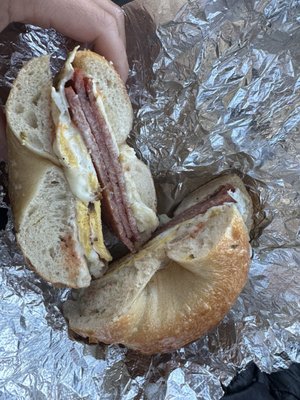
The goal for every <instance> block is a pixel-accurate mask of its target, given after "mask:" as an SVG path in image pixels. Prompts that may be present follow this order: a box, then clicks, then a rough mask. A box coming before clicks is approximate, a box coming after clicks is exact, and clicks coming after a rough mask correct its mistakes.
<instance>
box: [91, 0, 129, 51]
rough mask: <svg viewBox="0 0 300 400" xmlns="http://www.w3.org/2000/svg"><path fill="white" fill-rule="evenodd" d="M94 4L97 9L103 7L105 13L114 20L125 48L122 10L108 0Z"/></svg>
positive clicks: (123, 14) (97, 1)
mask: <svg viewBox="0 0 300 400" xmlns="http://www.w3.org/2000/svg"><path fill="white" fill-rule="evenodd" d="M95 2H96V4H97V5H98V6H99V7H103V9H104V10H105V11H107V12H108V13H110V14H111V15H112V16H113V17H114V18H115V20H116V22H117V25H118V30H119V34H120V36H121V38H122V40H123V43H124V46H125V48H126V34H125V13H124V11H123V9H122V8H121V7H119V6H117V5H116V4H115V3H113V2H112V1H110V0H95Z"/></svg>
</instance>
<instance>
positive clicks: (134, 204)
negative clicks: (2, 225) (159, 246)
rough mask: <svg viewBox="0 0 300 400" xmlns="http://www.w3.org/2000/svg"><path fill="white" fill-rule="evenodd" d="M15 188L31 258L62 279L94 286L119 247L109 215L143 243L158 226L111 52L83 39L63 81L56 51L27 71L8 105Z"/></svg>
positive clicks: (120, 234)
mask: <svg viewBox="0 0 300 400" xmlns="http://www.w3.org/2000/svg"><path fill="white" fill-rule="evenodd" d="M6 117H7V137H8V151H9V158H8V166H9V194H10V199H11V204H12V210H13V215H14V220H15V227H16V235H17V240H18V242H19V244H20V247H21V249H22V251H23V253H24V256H25V257H26V259H27V261H28V264H29V265H30V266H32V268H33V269H34V270H35V271H36V272H37V273H39V274H40V275H41V276H42V277H43V278H44V279H45V280H47V281H49V282H52V283H53V284H56V285H60V286H68V287H73V288H80V287H86V286H89V284H90V281H91V277H92V276H93V277H99V276H101V275H102V274H103V273H104V272H105V270H106V268H107V265H108V263H109V262H110V261H111V259H112V257H111V254H110V252H109V250H108V248H107V246H106V244H105V238H104V236H103V228H102V221H104V222H105V224H106V225H107V226H108V227H109V229H110V230H111V231H112V232H113V234H114V235H115V236H116V237H117V238H118V239H119V240H120V241H121V242H122V243H123V244H124V245H125V246H126V247H127V248H128V250H129V251H131V252H135V251H137V249H138V248H139V247H140V245H141V244H142V243H143V242H145V241H146V240H147V239H148V238H149V237H150V235H151V233H152V232H153V231H154V230H155V229H156V227H157V225H158V219H157V216H156V193H155V189H154V184H153V180H152V176H151V173H150V171H149V169H148V167H147V166H146V165H145V164H144V163H143V162H142V161H140V160H139V159H138V158H137V157H136V154H135V152H134V150H133V149H132V148H131V147H129V146H128V145H127V144H126V139H127V136H128V135H129V133H130V130H131V126H132V120H133V113H132V108H131V104H130V101H129V98H128V95H127V92H126V88H125V86H124V84H123V82H122V80H121V79H120V77H119V75H118V74H117V73H116V71H115V69H114V68H113V66H112V65H111V64H110V63H109V62H107V61H106V60H105V59H104V58H103V57H101V56H99V55H97V54H95V53H93V52H91V51H88V50H85V51H78V50H77V48H76V49H74V51H73V52H72V53H70V55H69V57H68V59H67V61H66V63H65V66H64V68H63V69H62V71H61V73H60V74H59V76H58V77H56V78H55V84H54V83H53V79H52V76H51V72H50V59H49V57H48V56H44V57H40V58H34V59H32V60H31V61H29V62H28V63H27V64H26V65H25V66H24V67H23V68H22V70H21V71H20V72H19V74H18V77H17V78H16V81H15V82H14V85H13V87H12V89H11V92H10V95H9V98H8V100H7V104H6Z"/></svg>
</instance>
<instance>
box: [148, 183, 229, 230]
mask: <svg viewBox="0 0 300 400" xmlns="http://www.w3.org/2000/svg"><path fill="white" fill-rule="evenodd" d="M233 193H235V188H234V187H233V186H232V185H231V184H224V185H222V186H220V187H219V188H218V189H217V190H216V191H215V192H214V193H212V194H211V195H210V196H208V197H207V198H206V199H204V200H202V201H200V202H199V203H196V204H194V205H193V206H191V207H189V208H188V209H186V210H184V211H182V212H181V213H180V214H178V215H176V216H175V217H174V218H172V219H171V220H170V221H169V222H167V223H166V224H164V225H162V226H161V227H160V228H159V229H157V230H156V231H155V236H156V235H158V234H160V233H162V232H163V231H165V230H167V229H169V228H172V227H174V226H176V225H178V224H180V223H181V222H184V221H187V220H189V219H192V218H194V217H196V216H197V215H199V214H205V213H206V211H208V210H209V209H210V208H212V207H217V206H222V205H224V204H226V203H235V204H236V203H237V200H236V199H235V198H234V197H235V196H234V195H233Z"/></svg>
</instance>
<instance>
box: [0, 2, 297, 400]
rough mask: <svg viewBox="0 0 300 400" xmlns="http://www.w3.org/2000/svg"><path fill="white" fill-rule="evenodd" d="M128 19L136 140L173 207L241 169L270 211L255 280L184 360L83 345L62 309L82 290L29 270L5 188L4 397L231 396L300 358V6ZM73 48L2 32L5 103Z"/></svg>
mask: <svg viewBox="0 0 300 400" xmlns="http://www.w3.org/2000/svg"><path fill="white" fill-rule="evenodd" d="M126 12H127V33H128V54H129V58H130V60H131V72H130V77H129V81H128V89H129V93H130V96H131V100H132V103H133V107H134V110H135V116H136V118H135V123H134V128H133V132H132V134H131V136H130V143H131V144H132V145H133V146H134V147H135V149H136V151H137V153H138V155H139V156H140V157H142V158H143V159H144V161H145V162H147V163H149V165H150V166H151V170H152V172H153V175H154V178H155V182H156V186H157V191H158V197H159V205H160V207H159V208H160V212H169V211H170V210H172V208H173V207H174V205H175V204H176V203H177V202H178V201H180V199H181V198H183V197H184V195H185V194H186V193H187V192H188V191H190V190H191V189H193V188H195V187H197V186H198V185H199V184H200V183H203V182H204V181H207V180H208V179H210V178H211V177H213V176H215V175H217V174H218V173H220V172H221V171H223V170H228V169H234V170H237V171H239V172H240V173H241V174H242V175H243V176H244V177H245V180H246V182H248V183H249V187H250V188H251V192H252V194H253V198H254V200H255V209H256V211H255V228H254V230H253V232H252V246H253V260H252V265H251V269H250V273H249V281H248V283H247V285H246V287H245V289H244V290H243V292H242V294H241V295H240V297H239V298H238V301H237V303H236V304H235V305H234V307H233V309H232V310H231V311H230V312H229V314H228V315H227V316H226V317H225V318H224V320H223V321H222V322H221V323H220V324H219V326H218V327H217V328H216V329H215V330H213V331H212V332H210V333H209V334H208V335H206V336H205V337H203V338H201V339H199V340H198V341H196V342H194V343H192V344H190V345H188V346H186V347H185V348H183V349H180V350H178V351H176V352H174V353H172V354H165V355H157V356H153V357H145V356H140V355H138V354H136V353H134V352H132V351H129V350H127V349H126V348H124V347H122V346H117V345H113V346H104V345H87V344H85V343H81V342H76V341H72V340H71V339H69V337H68V332H67V326H66V323H65V321H64V318H63V316H62V314H61V311H60V310H61V308H60V306H61V304H62V302H63V301H65V299H66V298H67V296H68V294H69V290H66V289H64V290H63V289H60V290H58V289H54V288H53V287H52V286H51V285H50V284H47V283H45V282H44V281H42V280H41V279H40V278H39V277H37V276H36V275H35V274H34V273H33V272H31V271H30V270H29V269H28V268H26V267H25V265H24V260H23V258H22V256H21V254H20V252H19V250H18V248H17V245H16V241H15V236H14V233H13V223H12V218H11V212H10V209H9V206H8V205H7V199H6V197H5V190H4V189H3V187H1V190H0V192H1V202H0V211H1V212H2V211H3V212H4V213H6V212H7V213H8V222H7V224H6V226H5V227H2V230H1V231H0V251H1V253H0V254H1V268H0V280H1V286H0V313H1V318H0V332H1V333H0V364H1V368H0V399H5V400H10V399H18V400H21V399H38V400H40V399H85V400H88V399H106V400H108V399H122V400H123V399H124V400H125V399H126V400H129V399H132V400H133V399H145V400H146V399H147V400H148V399H158V400H160V399H167V400H175V399H176V400H177V399H178V400H179V399H189V400H190V399H205V400H206V399H218V398H220V397H221V396H222V394H223V390H222V385H226V384H228V383H229V381H230V380H231V379H232V377H233V376H234V375H235V374H236V373H237V372H238V371H239V370H241V369H242V368H243V367H245V365H246V364H247V363H248V362H250V361H251V360H253V361H255V362H256V363H257V364H258V366H259V367H260V368H261V369H263V370H264V371H267V372H271V371H274V370H277V369H279V368H281V367H287V366H289V364H290V363H291V362H292V361H300V346H299V332H300V323H299V320H300V311H299V310H300V304H299V303H300V286H299V285H300V284H299V282H300V279H299V278H300V273H299V265H300V250H299V249H300V235H299V227H300V195H299V193H300V180H299V175H300V132H299V130H300V46H299V42H300V25H299V22H300V19H299V16H300V3H299V1H298V0H285V1H284V0H280V1H279V0H256V1H254V0H239V1H235V0H227V1H226V0H214V1H208V2H206V1H200V0H199V1H189V2H188V3H187V4H186V5H185V6H184V7H183V8H182V9H181V10H180V12H179V13H178V14H177V16H176V18H175V19H173V20H171V21H169V22H166V23H164V24H163V25H161V26H156V25H155V24H154V22H153V20H151V18H150V16H149V15H148V14H147V13H146V11H145V10H144V9H142V8H141V7H138V6H137V5H135V4H133V3H132V4H130V5H129V6H127V7H126ZM73 45H74V43H73V42H72V41H70V40H67V39H65V38H63V37H61V36H60V35H58V34H57V33H56V32H55V31H53V30H47V31H45V30H42V29H39V28H33V27H30V26H26V27H24V26H22V25H13V26H11V27H10V28H9V29H7V30H6V31H5V32H4V33H2V35H1V38H0V70H1V77H0V93H1V100H2V104H3V103H4V102H5V100H6V96H7V93H8V90H9V87H10V85H11V83H12V81H13V79H14V77H15V76H16V73H17V70H18V69H19V68H20V66H21V64H22V62H24V60H26V59H29V58H31V57H32V56H38V55H41V54H45V53H52V54H53V68H54V71H55V70H56V69H57V68H58V66H59V65H60V64H61V62H62V60H63V59H64V58H65V56H66V52H67V50H68V49H71V48H72V47H73ZM1 183H2V185H3V186H5V173H4V172H3V168H2V170H1Z"/></svg>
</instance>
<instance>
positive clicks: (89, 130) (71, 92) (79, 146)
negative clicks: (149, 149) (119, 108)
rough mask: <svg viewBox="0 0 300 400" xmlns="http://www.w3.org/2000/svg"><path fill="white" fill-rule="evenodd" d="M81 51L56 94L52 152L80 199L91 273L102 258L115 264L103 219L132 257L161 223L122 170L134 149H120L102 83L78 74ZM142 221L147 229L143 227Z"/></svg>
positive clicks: (80, 222) (80, 227)
mask: <svg viewBox="0 0 300 400" xmlns="http://www.w3.org/2000/svg"><path fill="white" fill-rule="evenodd" d="M76 51H77V48H76V49H75V50H74V51H73V52H72V53H70V55H69V57H68V59H67V60H66V63H65V66H64V69H63V71H62V72H61V74H60V79H59V82H58V85H57V89H55V88H54V87H53V88H52V116H53V120H54V124H55V128H56V131H55V136H54V138H53V149H54V152H55V154H56V155H57V157H58V158H59V160H60V162H61V164H62V167H63V169H64V173H65V176H66V178H67V180H68V182H69V185H70V188H71V191H72V192H73V194H74V196H75V198H76V199H77V226H78V230H79V241H80V243H81V245H82V247H83V250H84V253H85V256H86V258H87V260H88V261H89V265H90V270H91V266H93V265H94V266H96V265H98V267H97V268H99V266H100V265H101V264H99V258H100V260H103V261H104V263H103V264H102V266H104V264H105V263H106V262H108V261H110V260H111V255H110V253H109V251H108V250H107V248H106V246H105V244H104V238H103V233H102V223H101V218H103V220H104V222H105V223H106V225H107V226H108V227H109V228H110V229H111V231H112V232H113V233H114V234H115V235H116V236H117V237H118V239H119V240H120V241H122V242H123V243H124V244H125V245H126V247H127V248H128V249H129V250H130V251H131V252H134V251H135V248H136V243H137V242H139V240H140V232H143V230H145V231H146V230H147V229H149V226H150V228H151V229H152V231H153V230H154V229H155V228H156V227H157V225H158V220H157V216H156V214H155V212H154V211H153V210H152V209H151V208H150V207H147V206H146V205H145V204H144V203H143V202H142V200H141V198H140V196H139V194H138V191H137V188H136V187H135V185H134V183H133V182H129V180H128V177H127V175H126V170H124V167H123V164H124V163H125V164H126V163H127V161H128V154H129V153H128V149H127V148H128V147H129V146H127V145H126V144H123V145H121V146H120V147H118V145H117V142H116V139H115V137H114V134H113V132H112V129H111V126H110V123H109V120H108V118H107V114H106V111H105V106H104V101H103V99H104V97H103V94H102V93H101V91H100V89H99V88H98V85H97V83H96V82H95V81H94V79H93V78H92V77H90V76H87V75H86V74H85V73H84V72H83V71H82V70H80V69H74V68H73V65H72V62H73V61H74V58H75V56H76ZM135 157H136V156H135ZM129 158H130V157H129ZM128 182H129V183H130V185H128ZM128 186H130V191H131V192H132V193H130V199H129V198H128V195H127V191H128V189H129V188H128ZM143 220H145V221H147V223H148V226H147V227H146V226H143V224H141V223H140V221H143ZM100 268H101V267H100ZM94 275H95V274H94ZM95 276H97V274H96V275H95Z"/></svg>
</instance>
